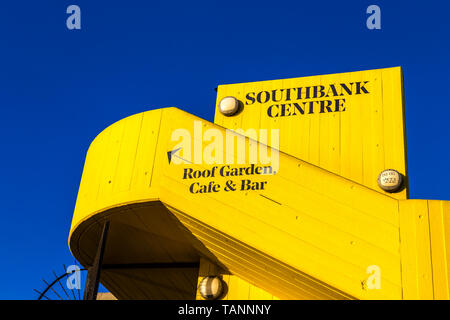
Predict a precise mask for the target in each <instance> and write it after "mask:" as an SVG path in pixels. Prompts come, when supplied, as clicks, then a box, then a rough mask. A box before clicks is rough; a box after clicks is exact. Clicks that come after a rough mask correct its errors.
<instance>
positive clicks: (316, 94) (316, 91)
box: [313, 86, 325, 98]
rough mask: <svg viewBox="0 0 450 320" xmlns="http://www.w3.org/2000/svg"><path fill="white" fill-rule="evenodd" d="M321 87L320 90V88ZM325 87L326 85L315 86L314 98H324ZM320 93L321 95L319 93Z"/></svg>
mask: <svg viewBox="0 0 450 320" xmlns="http://www.w3.org/2000/svg"><path fill="white" fill-rule="evenodd" d="M319 88H320V90H319ZM324 90H325V87H324V86H314V96H313V98H322V97H323V96H324V95H325V91H324ZM319 93H320V97H319V96H318V94H319Z"/></svg>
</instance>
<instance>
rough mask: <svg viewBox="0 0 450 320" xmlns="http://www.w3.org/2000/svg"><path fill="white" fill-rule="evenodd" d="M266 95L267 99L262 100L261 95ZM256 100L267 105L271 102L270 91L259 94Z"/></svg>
mask: <svg viewBox="0 0 450 320" xmlns="http://www.w3.org/2000/svg"><path fill="white" fill-rule="evenodd" d="M263 93H264V94H265V99H264V101H262V100H261V95H262V94H263ZM256 99H257V100H258V102H259V103H266V102H267V101H269V100H270V93H269V92H268V91H261V92H260V93H258V95H257V97H256Z"/></svg>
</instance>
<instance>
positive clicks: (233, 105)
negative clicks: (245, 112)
mask: <svg viewBox="0 0 450 320" xmlns="http://www.w3.org/2000/svg"><path fill="white" fill-rule="evenodd" d="M238 110H239V101H238V99H236V98H235V97H225V98H223V99H222V100H220V102H219V111H220V113H222V114H223V115H224V116H227V117H230V116H232V115H234V114H236V112H238Z"/></svg>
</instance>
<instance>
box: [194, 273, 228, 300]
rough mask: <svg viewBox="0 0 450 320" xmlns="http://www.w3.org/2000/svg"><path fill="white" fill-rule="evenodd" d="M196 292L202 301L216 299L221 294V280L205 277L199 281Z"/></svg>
mask: <svg viewBox="0 0 450 320" xmlns="http://www.w3.org/2000/svg"><path fill="white" fill-rule="evenodd" d="M198 291H199V292H200V294H201V296H202V297H203V298H204V299H208V300H214V299H217V298H218V297H220V296H221V295H222V292H223V285H222V280H221V279H220V278H219V277H215V276H209V277H205V278H203V279H202V281H200V284H199V286H198Z"/></svg>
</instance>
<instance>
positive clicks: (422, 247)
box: [399, 200, 433, 300]
mask: <svg viewBox="0 0 450 320" xmlns="http://www.w3.org/2000/svg"><path fill="white" fill-rule="evenodd" d="M399 204H400V207H399V214H400V252H401V263H402V288H403V299H408V300H409V299H433V274H432V268H431V252H430V233H429V230H430V229H429V222H428V221H429V220H428V205H427V201H426V200H408V201H400V202H399Z"/></svg>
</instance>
